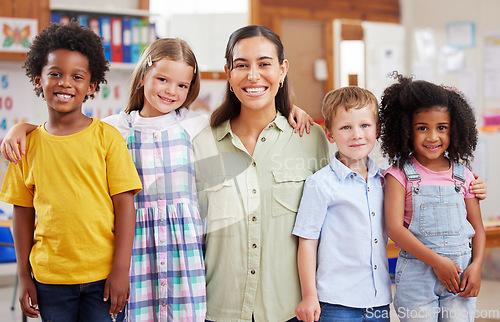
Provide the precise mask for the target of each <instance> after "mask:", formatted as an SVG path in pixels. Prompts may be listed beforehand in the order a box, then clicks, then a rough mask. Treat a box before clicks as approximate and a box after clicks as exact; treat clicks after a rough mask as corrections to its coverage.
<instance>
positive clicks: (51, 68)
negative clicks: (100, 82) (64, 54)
mask: <svg viewBox="0 0 500 322" xmlns="http://www.w3.org/2000/svg"><path fill="white" fill-rule="evenodd" d="M47 69H48V70H62V68H61V67H60V66H57V65H51V66H48V67H47ZM75 71H76V72H78V73H85V74H88V73H89V72H90V70H88V69H85V68H76V69H75V70H73V71H72V72H75Z"/></svg>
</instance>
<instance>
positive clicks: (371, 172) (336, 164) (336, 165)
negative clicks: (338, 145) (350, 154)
mask: <svg viewBox="0 0 500 322" xmlns="http://www.w3.org/2000/svg"><path fill="white" fill-rule="evenodd" d="M338 154H339V153H338V152H335V155H334V156H333V158H332V160H331V161H330V168H331V169H332V171H333V172H334V173H335V174H336V175H337V177H338V178H339V180H340V181H342V182H343V181H344V180H346V178H347V177H349V176H350V175H351V174H353V173H355V172H354V171H352V170H351V169H349V168H348V167H347V166H346V165H345V164H343V163H342V162H340V161H339V159H337V156H338ZM367 165H368V177H369V178H371V177H381V176H382V171H381V170H380V168H379V166H378V165H377V164H376V163H375V162H374V161H373V160H372V159H371V158H370V157H368V160H367Z"/></svg>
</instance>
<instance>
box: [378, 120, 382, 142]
mask: <svg viewBox="0 0 500 322" xmlns="http://www.w3.org/2000/svg"><path fill="white" fill-rule="evenodd" d="M381 131H382V126H381V125H380V123H379V124H378V125H377V140H378V139H379V138H380V132H381Z"/></svg>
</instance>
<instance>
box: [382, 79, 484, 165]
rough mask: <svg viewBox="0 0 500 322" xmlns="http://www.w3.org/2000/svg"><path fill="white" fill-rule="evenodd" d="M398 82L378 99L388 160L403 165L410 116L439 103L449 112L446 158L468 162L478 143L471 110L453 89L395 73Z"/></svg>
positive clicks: (406, 158) (410, 146) (407, 155)
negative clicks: (448, 144)
mask: <svg viewBox="0 0 500 322" xmlns="http://www.w3.org/2000/svg"><path fill="white" fill-rule="evenodd" d="M392 76H393V77H394V78H395V79H397V81H398V82H397V83H395V84H392V85H390V86H389V87H387V88H386V89H385V90H384V93H383V94H382V99H381V102H380V120H381V125H382V129H381V134H380V142H381V147H382V153H383V155H384V156H387V157H389V162H390V163H391V164H393V165H397V166H398V167H399V168H400V169H403V166H404V164H405V163H406V162H407V161H409V159H410V157H411V155H412V153H413V150H414V147H413V127H412V118H413V115H414V114H415V112H417V111H419V110H422V109H428V108H432V107H434V106H442V107H446V108H447V109H448V112H449V113H450V120H451V122H450V123H451V124H450V146H449V147H448V150H447V152H448V154H447V157H448V159H449V160H451V161H453V162H457V163H462V164H465V165H467V166H470V162H471V161H472V159H473V157H474V155H473V152H474V150H475V149H476V145H477V135H478V132H477V128H476V118H475V115H474V110H473V109H472V107H471V106H470V105H469V104H468V103H467V100H466V99H465V97H464V96H463V94H461V93H460V92H458V91H457V90H456V89H453V88H450V87H445V86H438V85H436V84H432V83H429V82H426V81H421V80H415V81H414V80H412V78H411V77H404V76H402V75H400V74H398V73H396V72H395V73H393V75H392Z"/></svg>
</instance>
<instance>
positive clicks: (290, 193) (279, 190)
mask: <svg viewBox="0 0 500 322" xmlns="http://www.w3.org/2000/svg"><path fill="white" fill-rule="evenodd" d="M272 174H273V179H274V180H273V186H272V195H273V200H272V215H273V217H278V216H282V215H288V214H296V213H297V211H298V210H299V204H300V198H301V197H302V190H303V189H304V182H305V180H306V179H307V177H308V176H310V175H311V174H312V171H311V170H309V169H294V170H273V171H272Z"/></svg>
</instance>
